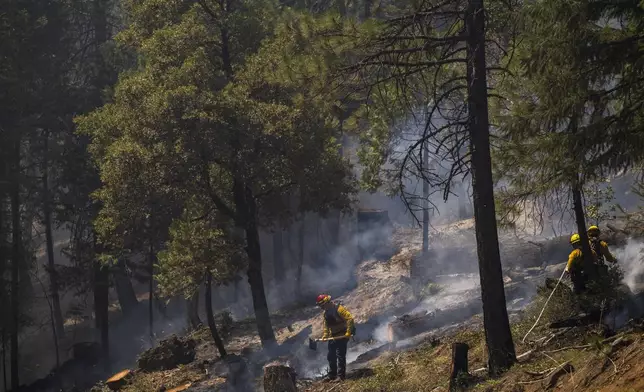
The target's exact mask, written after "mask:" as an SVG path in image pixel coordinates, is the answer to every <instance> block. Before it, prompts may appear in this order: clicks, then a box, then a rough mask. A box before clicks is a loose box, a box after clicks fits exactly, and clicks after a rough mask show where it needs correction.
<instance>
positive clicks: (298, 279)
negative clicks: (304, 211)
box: [295, 215, 306, 298]
mask: <svg viewBox="0 0 644 392" xmlns="http://www.w3.org/2000/svg"><path fill="white" fill-rule="evenodd" d="M305 229H306V215H303V216H302V223H300V231H299V233H298V247H297V250H298V255H297V271H296V275H295V295H296V296H297V298H302V267H303V266H304V230H305Z"/></svg>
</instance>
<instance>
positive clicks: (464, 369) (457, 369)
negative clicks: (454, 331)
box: [449, 343, 470, 391]
mask: <svg viewBox="0 0 644 392" xmlns="http://www.w3.org/2000/svg"><path fill="white" fill-rule="evenodd" d="M469 349H470V347H469V346H468V345H467V344H465V343H453V344H452V371H451V372H450V377H449V390H450V391H454V390H457V389H459V388H462V387H464V385H461V383H460V381H462V378H461V377H463V375H464V376H467V375H468V362H467V352H468V351H469Z"/></svg>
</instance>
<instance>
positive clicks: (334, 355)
mask: <svg viewBox="0 0 644 392" xmlns="http://www.w3.org/2000/svg"><path fill="white" fill-rule="evenodd" d="M316 304H317V305H318V306H319V307H320V308H321V309H322V310H323V312H324V313H323V314H322V316H323V320H324V326H323V332H322V339H321V340H328V342H329V345H328V348H329V352H328V354H327V360H328V361H329V375H328V376H327V378H326V380H325V381H336V380H339V381H342V380H344V378H345V376H346V370H347V345H348V344H349V339H350V338H351V337H352V336H353V335H354V334H355V325H354V321H353V316H352V315H351V313H349V311H348V310H347V308H345V307H344V306H342V305H340V304H336V303H335V302H333V301H331V296H330V295H327V294H320V295H318V297H317V300H316Z"/></svg>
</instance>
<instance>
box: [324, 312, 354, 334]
mask: <svg viewBox="0 0 644 392" xmlns="http://www.w3.org/2000/svg"><path fill="white" fill-rule="evenodd" d="M322 318H323V320H324V326H323V329H322V331H323V332H322V339H328V338H331V337H334V338H335V337H339V336H347V337H348V336H351V331H353V323H354V322H353V316H352V315H351V313H349V311H348V310H347V308H345V307H344V306H342V305H335V306H334V307H333V308H331V309H329V310H325V311H324V312H323V313H322Z"/></svg>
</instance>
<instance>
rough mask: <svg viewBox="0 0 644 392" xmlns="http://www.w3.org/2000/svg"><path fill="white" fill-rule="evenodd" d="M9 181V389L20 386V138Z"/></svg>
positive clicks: (16, 146) (14, 148)
mask: <svg viewBox="0 0 644 392" xmlns="http://www.w3.org/2000/svg"><path fill="white" fill-rule="evenodd" d="M12 166H13V168H12V174H13V178H12V183H11V228H12V233H11V240H12V252H11V389H12V390H13V391H17V390H18V388H19V386H20V376H19V374H20V368H19V362H18V357H19V353H18V333H19V332H20V300H19V298H20V283H21V282H20V269H21V267H22V262H23V256H22V245H23V244H22V226H21V225H20V138H18V139H17V140H16V141H15V145H14V146H13V165H12Z"/></svg>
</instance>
